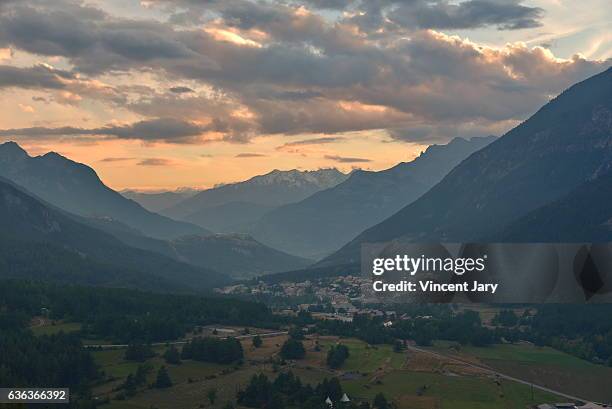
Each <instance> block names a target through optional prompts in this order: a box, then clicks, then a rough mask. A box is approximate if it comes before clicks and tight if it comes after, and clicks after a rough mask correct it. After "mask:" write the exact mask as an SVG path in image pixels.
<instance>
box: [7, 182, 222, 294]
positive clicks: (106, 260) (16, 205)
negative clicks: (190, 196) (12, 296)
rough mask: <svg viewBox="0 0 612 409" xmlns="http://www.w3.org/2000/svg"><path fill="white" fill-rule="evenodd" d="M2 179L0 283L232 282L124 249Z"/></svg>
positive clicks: (196, 285) (170, 286)
mask: <svg viewBox="0 0 612 409" xmlns="http://www.w3.org/2000/svg"><path fill="white" fill-rule="evenodd" d="M80 219H81V218H80V217H79V216H73V215H70V214H67V213H65V212H63V211H62V210H60V209H57V208H55V207H54V206H52V205H49V204H47V203H44V202H42V201H40V200H38V199H36V198H34V197H32V196H30V195H28V194H27V193H26V192H25V191H23V190H22V189H21V188H20V187H18V186H15V185H14V184H13V183H12V182H10V181H7V180H5V179H0V223H1V225H2V230H1V232H0V242H1V244H2V245H1V246H0V277H2V278H20V279H24V278H28V279H36V280H45V281H55V282H62V283H70V284H81V285H100V286H112V287H134V288H143V289H148V290H158V291H159V290H164V291H206V290H210V289H211V288H212V287H213V286H216V285H221V284H224V283H228V282H229V278H228V277H226V276H224V275H223V274H219V273H217V272H215V271H212V270H209V269H204V268H200V267H195V266H192V265H189V264H186V263H182V262H179V261H176V260H174V259H172V258H170V257H166V256H164V255H161V254H159V253H155V252H150V251H144V250H140V249H136V248H133V247H130V246H127V245H125V244H124V243H122V242H121V241H120V240H118V239H117V238H115V237H113V236H112V235H110V234H108V233H105V232H103V231H100V230H98V229H95V228H92V227H91V226H88V225H87V224H85V223H81V220H80Z"/></svg>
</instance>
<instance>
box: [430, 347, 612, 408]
mask: <svg viewBox="0 0 612 409" xmlns="http://www.w3.org/2000/svg"><path fill="white" fill-rule="evenodd" d="M448 345H449V344H448V343H436V346H435V348H436V349H437V350H439V351H442V352H444V353H446V354H450V353H451V352H450V350H449V349H448ZM455 354H459V355H461V356H468V357H476V358H478V359H479V360H480V361H481V362H483V363H485V364H486V365H488V366H490V367H492V368H494V369H496V370H498V371H500V372H503V373H505V374H507V375H511V376H514V377H517V378H521V379H525V380H527V381H530V382H533V383H536V384H538V385H542V386H546V387H549V388H552V389H555V390H561V391H564V392H566V393H568V394H571V395H575V396H578V397H580V398H584V399H590V400H594V401H603V402H610V401H612V389H611V388H610V386H609V385H610V384H611V383H612V368H608V367H605V366H602V365H596V364H593V363H591V362H588V361H585V360H582V359H579V358H577V357H575V356H572V355H569V354H566V353H564V352H561V351H558V350H555V349H553V348H549V347H537V346H533V345H494V346H490V347H486V348H476V347H462V348H461V349H460V350H459V352H457V353H455Z"/></svg>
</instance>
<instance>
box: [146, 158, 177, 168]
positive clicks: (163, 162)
mask: <svg viewBox="0 0 612 409" xmlns="http://www.w3.org/2000/svg"><path fill="white" fill-rule="evenodd" d="M172 164H173V162H172V161H171V160H169V159H164V158H147V159H143V160H141V161H140V162H138V165H139V166H171V165H172Z"/></svg>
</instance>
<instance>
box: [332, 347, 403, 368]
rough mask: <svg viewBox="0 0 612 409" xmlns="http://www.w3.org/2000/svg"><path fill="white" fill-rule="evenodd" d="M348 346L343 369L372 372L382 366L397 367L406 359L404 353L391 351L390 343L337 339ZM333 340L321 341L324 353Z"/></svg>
mask: <svg viewBox="0 0 612 409" xmlns="http://www.w3.org/2000/svg"><path fill="white" fill-rule="evenodd" d="M338 342H339V343H341V344H344V345H346V346H347V347H348V348H349V357H348V359H347V360H346V362H345V363H344V365H343V366H342V370H343V371H359V372H374V371H376V370H378V369H381V368H383V367H389V368H393V369H399V368H401V367H402V365H403V364H404V361H405V360H406V357H405V355H403V354H400V353H396V352H393V347H392V346H391V345H368V344H367V343H365V342H363V341H360V340H356V339H341V340H339V341H338ZM335 344H336V342H335V341H323V342H321V345H323V346H324V347H325V351H324V352H325V354H327V351H328V349H329V348H330V347H331V346H332V345H335Z"/></svg>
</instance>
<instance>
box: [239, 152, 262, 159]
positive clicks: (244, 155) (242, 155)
mask: <svg viewBox="0 0 612 409" xmlns="http://www.w3.org/2000/svg"><path fill="white" fill-rule="evenodd" d="M266 156H268V155H266V154H264V153H252V152H244V153H239V154H237V155H236V156H234V157H235V158H263V157H266Z"/></svg>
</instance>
